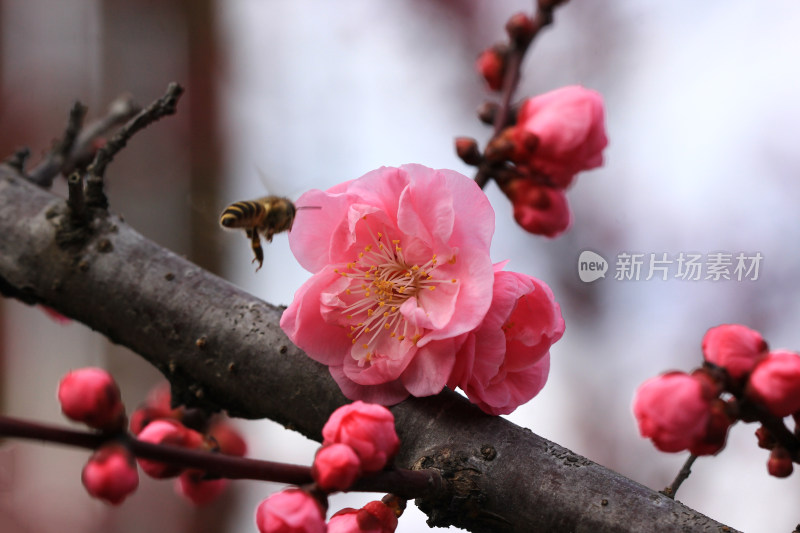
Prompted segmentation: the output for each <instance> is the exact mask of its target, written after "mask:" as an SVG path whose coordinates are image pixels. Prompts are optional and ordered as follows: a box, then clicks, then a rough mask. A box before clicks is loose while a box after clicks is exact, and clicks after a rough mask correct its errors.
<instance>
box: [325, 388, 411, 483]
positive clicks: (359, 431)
mask: <svg viewBox="0 0 800 533" xmlns="http://www.w3.org/2000/svg"><path fill="white" fill-rule="evenodd" d="M322 436H323V437H324V441H323V444H333V443H342V444H347V445H348V446H350V447H351V448H353V450H354V451H355V452H356V454H358V456H359V457H360V458H361V468H362V469H363V470H364V472H376V471H378V470H381V469H383V468H384V467H385V466H386V463H388V462H389V460H390V459H391V458H392V457H394V454H396V453H397V450H398V449H399V448H400V438H399V437H398V436H397V432H396V430H395V428H394V415H392V412H391V411H389V410H388V409H387V408H386V407H384V406H382V405H376V404H370V403H364V402H362V401H356V402H353V403H351V404H348V405H345V406H342V407H340V408H338V409H337V410H336V411H334V412H333V413H332V414H331V417H330V418H329V419H328V422H326V423H325V426H324V427H323V428H322Z"/></svg>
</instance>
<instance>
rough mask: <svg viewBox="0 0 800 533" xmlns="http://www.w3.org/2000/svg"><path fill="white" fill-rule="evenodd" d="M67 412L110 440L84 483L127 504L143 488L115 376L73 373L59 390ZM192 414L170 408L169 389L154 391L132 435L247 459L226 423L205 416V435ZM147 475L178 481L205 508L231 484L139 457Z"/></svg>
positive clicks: (111, 499)
mask: <svg viewBox="0 0 800 533" xmlns="http://www.w3.org/2000/svg"><path fill="white" fill-rule="evenodd" d="M58 400H59V402H60V403H61V410H62V411H63V413H64V415H66V416H67V417H68V418H70V419H72V420H74V421H76V422H81V423H84V424H86V425H87V426H89V427H91V428H93V429H96V430H99V431H100V432H101V433H103V434H106V435H107V436H108V437H109V438H108V441H107V442H106V443H105V444H103V445H102V446H101V447H100V448H98V449H97V450H96V451H95V452H94V454H93V455H92V456H91V457H90V458H89V461H88V462H87V464H86V466H85V468H84V469H83V474H82V476H81V479H82V482H83V485H84V487H86V490H87V491H88V492H89V494H90V495H92V496H94V497H95V498H99V499H102V500H105V501H107V502H109V503H111V504H114V505H117V504H120V503H122V502H123V501H124V500H125V498H127V497H128V496H129V495H130V494H131V493H133V492H134V491H135V490H136V488H137V487H138V485H139V474H138V470H137V468H136V462H137V460H135V459H134V456H133V454H132V453H131V451H130V450H129V449H128V447H126V445H125V442H126V439H127V438H128V435H127V433H126V431H125V425H126V422H127V417H126V414H125V406H124V405H123V403H122V400H121V395H120V391H119V387H118V386H117V383H116V381H115V380H114V378H113V377H112V376H111V375H110V374H109V373H108V372H106V371H105V370H103V369H101V368H82V369H79V370H74V371H72V372H69V373H67V375H66V376H64V378H62V380H61V382H60V384H59V387H58ZM186 415H187V411H186V410H185V409H183V408H177V409H173V408H172V407H171V406H170V393H169V389H168V388H166V387H158V388H156V389H154V390H153V391H152V392H151V393H150V395H149V397H148V399H147V402H146V403H145V404H144V405H143V406H142V407H140V408H139V409H137V410H136V411H134V412H133V414H132V415H131V419H130V430H131V433H133V434H134V435H136V436H137V438H138V439H139V440H140V441H143V442H149V443H152V444H160V445H170V446H178V447H182V448H187V449H198V450H206V451H218V452H220V453H224V454H228V455H234V456H239V457H241V456H243V455H244V454H245V452H246V444H245V442H244V440H243V439H242V438H241V436H239V434H238V433H237V432H236V431H235V430H234V429H233V428H232V427H231V426H230V425H229V424H227V423H226V422H225V421H223V420H216V419H215V420H211V421H209V420H207V419H206V418H205V417H202V426H203V427H202V428H197V429H201V430H202V433H201V432H200V431H198V430H197V429H190V428H189V427H187V426H186V425H185V424H184V422H185V420H184V418H185V417H186ZM138 463H139V467H141V469H142V471H143V472H145V473H146V474H148V475H149V476H152V477H154V478H158V479H163V478H170V477H178V476H179V477H178V481H177V483H176V490H177V491H178V492H179V493H180V494H182V495H183V496H185V497H186V498H187V499H189V500H190V501H191V502H193V503H195V504H198V505H201V504H206V503H209V502H211V501H213V500H214V499H215V498H216V497H217V496H218V495H219V494H220V493H221V491H222V490H223V489H224V488H225V485H226V483H227V480H222V479H209V478H208V476H207V475H206V474H205V473H204V472H203V471H200V470H192V469H184V468H182V467H179V466H176V465H171V464H166V463H161V462H158V461H153V460H149V459H143V458H139V459H138Z"/></svg>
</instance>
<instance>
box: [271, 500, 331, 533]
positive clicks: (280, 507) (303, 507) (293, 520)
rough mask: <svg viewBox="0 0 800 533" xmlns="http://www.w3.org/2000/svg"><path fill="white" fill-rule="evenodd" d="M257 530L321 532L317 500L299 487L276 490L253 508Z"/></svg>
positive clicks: (300, 532)
mask: <svg viewBox="0 0 800 533" xmlns="http://www.w3.org/2000/svg"><path fill="white" fill-rule="evenodd" d="M256 525H257V526H258V530H259V531H260V532H261V533H325V531H326V527H325V516H324V513H323V511H322V508H321V507H320V505H319V503H318V502H317V501H316V500H315V499H314V498H313V497H312V496H311V495H310V494H308V493H307V492H305V491H303V490H300V489H286V490H284V491H281V492H276V493H275V494H273V495H271V496H270V497H269V498H267V499H266V500H264V501H263V502H261V504H260V505H259V506H258V509H257V510H256Z"/></svg>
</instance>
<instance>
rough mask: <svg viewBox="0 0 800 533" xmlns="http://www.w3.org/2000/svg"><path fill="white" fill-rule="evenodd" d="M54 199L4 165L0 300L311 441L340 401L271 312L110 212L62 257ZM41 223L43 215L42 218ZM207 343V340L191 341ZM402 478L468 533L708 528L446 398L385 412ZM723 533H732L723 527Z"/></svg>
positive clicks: (222, 405) (687, 512)
mask: <svg viewBox="0 0 800 533" xmlns="http://www.w3.org/2000/svg"><path fill="white" fill-rule="evenodd" d="M63 202H64V200H63V199H61V198H57V197H55V196H53V195H52V194H51V193H49V192H48V191H46V190H43V189H41V188H38V187H35V186H33V185H32V184H30V183H28V182H27V181H26V180H25V179H24V178H22V177H21V176H19V174H18V173H17V172H16V171H14V170H13V169H11V168H10V167H8V166H0V234H2V235H3V238H2V239H0V290H2V291H3V292H4V293H6V294H9V295H12V296H19V297H24V298H27V301H34V302H40V303H44V304H46V305H48V306H50V307H52V308H54V309H56V310H57V311H59V312H60V313H63V314H64V315H66V316H69V317H71V318H73V319H76V320H79V321H81V322H83V323H85V324H87V325H89V326H90V327H92V328H93V329H95V330H97V331H98V332H99V333H102V334H104V335H106V336H107V337H108V338H109V339H111V340H112V341H114V342H117V343H119V344H123V345H125V346H127V347H129V348H130V349H132V350H133V351H135V352H137V353H138V354H140V355H141V356H142V357H144V358H145V359H147V360H148V361H150V362H151V363H152V364H153V365H155V366H156V367H157V368H159V369H160V370H161V371H162V372H163V373H164V374H165V375H166V376H167V378H168V379H169V380H170V382H171V383H172V386H173V396H174V397H176V399H177V400H178V401H182V402H184V403H188V404H191V405H195V406H200V407H205V408H211V409H226V410H228V411H229V412H230V413H231V414H232V415H234V416H242V417H246V418H264V417H266V418H271V419H273V420H276V421H278V422H280V423H282V424H284V425H285V426H286V427H289V428H291V429H295V430H297V431H299V432H300V433H302V434H304V435H306V436H308V437H310V438H313V439H315V440H321V430H322V426H323V424H324V423H325V421H326V420H327V418H328V416H329V415H330V413H331V412H332V411H333V410H334V409H336V408H337V407H339V406H340V405H342V404H344V403H345V402H346V400H345V398H344V397H343V396H342V394H341V392H340V391H339V389H338V387H337V385H336V384H335V382H334V381H333V380H332V379H331V377H330V375H329V374H328V372H327V370H326V369H325V368H324V367H323V366H322V365H320V364H318V363H316V362H314V361H312V360H311V359H309V358H308V357H306V356H305V355H304V354H303V353H302V352H301V351H300V350H298V349H297V348H296V347H295V346H293V345H292V344H291V342H289V340H288V339H287V338H286V336H285V335H284V334H283V332H282V331H281V329H280V327H279V326H278V322H279V319H280V315H281V313H282V309H281V308H278V307H274V306H271V305H269V304H267V303H265V302H263V301H261V300H259V299H257V298H255V297H253V296H251V295H249V294H247V293H245V292H243V291H241V290H240V289H238V288H236V287H234V286H233V285H231V284H230V283H227V282H226V281H224V280H222V279H220V278H218V277H216V276H214V275H212V274H210V273H208V272H206V271H204V270H202V269H200V268H199V267H197V266H195V265H193V264H192V263H189V262H188V261H186V260H184V259H182V258H180V257H178V256H177V255H175V254H173V253H172V252H169V251H168V250H165V249H163V248H161V247H159V246H158V245H156V244H155V243H153V242H151V241H149V240H147V239H145V238H144V237H142V236H141V235H139V234H138V233H136V232H135V231H134V230H133V229H131V228H130V227H129V226H127V225H126V224H124V223H123V222H121V221H120V220H119V219H118V218H116V217H114V216H109V217H108V218H107V219H104V220H103V221H102V222H103V224H98V226H97V228H96V229H95V232H94V233H93V234H92V235H91V237H90V238H89V239H87V240H86V241H85V242H84V243H83V244H82V245H81V246H79V247H78V246H70V247H67V248H60V247H59V246H58V245H57V244H56V239H55V236H56V234H57V232H58V231H59V227H60V225H61V224H62V223H63V216H66V215H60V214H58V213H59V212H61V211H66V210H63V209H60V210H59V209H57V207H58V206H63ZM48 213H50V214H51V216H50V217H49V218H48V216H47V214H48ZM200 338H205V342H204V343H198V342H197V339H200ZM392 412H393V413H394V415H395V418H396V421H397V428H398V433H399V435H400V438H401V440H402V443H403V444H402V447H401V450H400V453H399V455H398V457H397V459H396V465H397V466H398V467H399V468H438V469H440V470H441V471H442V475H443V477H444V478H445V479H446V480H448V482H449V483H452V484H453V485H454V486H456V487H458V488H459V489H460V492H458V494H457V495H456V497H454V498H446V501H439V500H436V499H425V500H422V501H419V502H418V505H419V506H420V507H421V508H423V509H425V510H426V511H427V512H428V513H429V516H430V517H431V522H432V523H433V524H436V525H443V524H446V523H451V524H454V525H458V526H460V527H464V528H466V529H469V530H471V531H475V532H482V531H510V532H525V533H527V532H530V531H553V532H559V531H593V532H598V533H603V532H612V531H613V532H628V531H629V532H634V531H636V532H638V531H684V532H693V531H697V532H700V531H718V530H721V528H722V527H723V526H722V524H719V523H717V522H715V521H713V520H711V519H709V518H707V517H705V516H703V515H702V514H700V513H697V512H696V511H693V510H692V509H689V508H687V507H685V506H683V505H681V504H680V503H678V502H675V501H673V500H670V499H669V498H667V497H666V496H664V495H662V494H659V493H658V492H656V491H653V490H651V489H648V488H647V487H644V486H642V485H640V484H638V483H636V482H634V481H632V480H630V479H627V478H625V477H624V476H621V475H619V474H617V473H615V472H612V471H610V470H608V469H606V468H603V467H602V466H600V465H597V464H595V463H593V462H592V461H589V460H588V459H585V458H583V457H581V456H578V455H576V454H574V453H572V452H571V451H569V450H567V449H565V448H562V447H561V446H559V445H557V444H554V443H552V442H549V441H547V440H546V439H543V438H541V437H539V436H537V435H535V434H533V433H532V432H531V431H530V430H528V429H525V428H521V427H518V426H516V425H514V424H512V423H510V422H508V421H507V420H505V419H503V418H500V417H492V416H488V415H485V414H483V413H482V412H481V411H480V410H479V409H477V408H476V407H475V406H473V405H471V404H469V403H468V402H467V401H466V400H465V399H464V398H463V397H461V396H459V395H457V394H455V393H452V392H444V393H442V394H440V395H438V396H435V397H429V398H414V399H410V400H408V401H405V402H403V403H401V404H399V405H397V406H395V407H393V408H392ZM729 530H730V531H733V530H732V529H729Z"/></svg>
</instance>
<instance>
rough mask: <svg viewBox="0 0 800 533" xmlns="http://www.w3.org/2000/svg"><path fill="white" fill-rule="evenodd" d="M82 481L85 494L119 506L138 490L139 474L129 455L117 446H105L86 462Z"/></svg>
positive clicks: (121, 447)
mask: <svg viewBox="0 0 800 533" xmlns="http://www.w3.org/2000/svg"><path fill="white" fill-rule="evenodd" d="M81 481H82V482H83V486H84V487H86V491H87V492H88V493H89V494H91V495H92V496H94V497H95V498H99V499H101V500H105V501H107V502H109V503H111V504H113V505H119V504H120V503H122V501H123V500H124V499H125V498H127V497H128V495H130V494H131V493H133V491H135V490H136V487H138V486H139V472H138V471H137V470H136V463H135V462H134V460H133V456H132V455H131V453H130V452H129V451H128V450H127V449H126V448H125V447H124V446H122V445H120V444H106V445H105V446H103V447H102V448H100V449H98V450H97V451H96V452H94V454H92V456H91V457H90V458H89V461H88V462H87V463H86V466H84V467H83V472H82V474H81Z"/></svg>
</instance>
